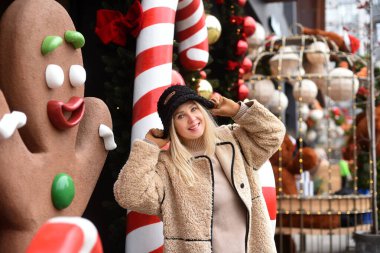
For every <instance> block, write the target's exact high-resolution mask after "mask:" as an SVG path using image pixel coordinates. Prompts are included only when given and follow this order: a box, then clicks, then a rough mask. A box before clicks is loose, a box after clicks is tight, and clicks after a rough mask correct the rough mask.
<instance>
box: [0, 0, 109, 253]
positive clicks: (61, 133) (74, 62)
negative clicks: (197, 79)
mask: <svg viewBox="0 0 380 253" xmlns="http://www.w3.org/2000/svg"><path fill="white" fill-rule="evenodd" d="M84 42H85V40H84V37H83V35H81V34H80V32H78V31H76V29H75V27H74V24H73V22H72V20H71V18H70V16H69V15H68V13H67V12H66V10H65V9H64V8H63V7H62V6H61V5H60V4H59V3H57V2H56V1H54V0H15V1H14V2H13V3H12V4H11V5H10V6H9V7H8V8H7V10H6V11H5V12H4V14H3V15H2V17H1V20H0V119H1V118H3V116H4V115H6V114H10V113H12V112H13V111H17V112H22V113H24V114H25V116H26V118H27V121H26V124H25V125H23V126H20V127H19V128H18V129H15V131H14V133H12V135H11V136H9V137H8V138H1V139H0V168H1V170H0V192H1V194H0V210H1V212H0V213H1V215H0V252H14V253H18V252H25V249H26V247H27V245H28V243H29V242H30V240H31V239H32V237H33V235H34V234H35V233H36V232H37V230H38V228H39V227H40V226H41V225H42V224H43V223H44V222H46V221H47V220H48V219H50V218H52V217H56V216H81V215H82V214H83V212H84V210H85V208H86V206H87V204H88V201H89V199H90V197H91V194H92V192H93V189H94V187H95V185H96V182H97V180H98V178H99V175H100V172H101V170H102V168H103V165H104V162H105V159H106V157H107V152H108V151H107V150H106V148H107V149H109V147H110V144H106V143H105V142H104V140H103V138H102V137H100V136H99V128H100V126H101V125H104V126H107V127H108V128H109V129H112V120H111V116H110V113H109V111H108V108H107V106H106V105H105V104H104V103H103V102H102V101H101V100H99V99H97V98H90V97H86V98H84V87H85V85H88V84H85V79H86V72H85V69H84V67H83V60H82V54H81V47H83V45H84ZM110 131H111V132H112V130H108V133H107V138H108V139H109V138H110V137H109V136H110V133H109V132H110ZM108 139H107V143H109V142H110V140H108ZM105 145H106V147H105ZM111 146H112V148H115V147H116V145H115V144H113V145H111ZM62 173H64V175H67V177H63V179H62V180H68V179H69V180H72V185H71V186H70V188H65V186H64V184H63V186H62V187H60V184H57V183H55V185H54V189H53V181H54V180H55V178H56V176H57V175H62ZM67 178H68V179H67ZM68 195H70V196H68ZM62 201H63V202H62ZM57 203H59V204H57Z"/></svg>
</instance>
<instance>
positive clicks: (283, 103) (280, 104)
mask: <svg viewBox="0 0 380 253" xmlns="http://www.w3.org/2000/svg"><path fill="white" fill-rule="evenodd" d="M288 104H289V100H288V98H287V97H286V95H285V94H284V93H283V92H281V91H279V90H275V91H274V92H273V95H272V98H271V100H270V101H269V103H268V109H269V110H270V111H271V112H273V113H274V114H277V115H279V114H281V113H283V112H284V111H285V110H286V108H288Z"/></svg>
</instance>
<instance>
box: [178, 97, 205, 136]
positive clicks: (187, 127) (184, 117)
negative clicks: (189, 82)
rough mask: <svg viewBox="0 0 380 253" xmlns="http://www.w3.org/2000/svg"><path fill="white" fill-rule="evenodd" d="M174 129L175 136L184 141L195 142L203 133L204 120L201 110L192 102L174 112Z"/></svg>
mask: <svg viewBox="0 0 380 253" xmlns="http://www.w3.org/2000/svg"><path fill="white" fill-rule="evenodd" d="M173 121H174V127H175V130H176V132H177V134H178V135H179V136H180V137H181V138H183V139H185V140H195V139H198V138H199V137H201V136H202V135H203V133H204V131H205V120H204V117H203V114H202V112H201V110H200V109H199V108H198V106H197V105H196V104H195V103H194V102H193V101H188V102H186V103H184V104H182V105H181V106H179V107H178V108H177V110H175V112H174V114H173Z"/></svg>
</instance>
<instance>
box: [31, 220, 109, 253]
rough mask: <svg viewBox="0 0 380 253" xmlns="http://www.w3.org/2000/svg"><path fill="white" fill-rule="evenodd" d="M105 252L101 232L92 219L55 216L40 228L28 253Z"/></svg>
mask: <svg viewBox="0 0 380 253" xmlns="http://www.w3.org/2000/svg"><path fill="white" fill-rule="evenodd" d="M49 252H66V253H78V252H80V253H103V248H102V244H101V242H100V238H99V234H98V231H97V229H96V227H95V226H94V224H92V222H91V221H89V220H87V219H84V218H82V217H55V218H51V219H49V220H48V221H47V222H46V223H44V224H43V225H42V227H41V228H40V229H39V230H38V232H37V234H36V235H35V236H34V237H33V239H32V241H31V243H30V244H29V247H28V249H27V250H26V253H49Z"/></svg>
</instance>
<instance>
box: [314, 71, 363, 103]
mask: <svg viewBox="0 0 380 253" xmlns="http://www.w3.org/2000/svg"><path fill="white" fill-rule="evenodd" d="M329 79H330V90H328V89H327V88H328V82H326V83H325V84H324V85H323V87H321V90H322V92H323V93H324V94H325V95H326V96H329V97H330V98H331V99H332V100H334V101H336V102H339V101H348V100H351V99H352V95H353V94H356V92H357V91H358V89H359V80H358V78H357V77H356V76H354V73H353V72H352V71H351V70H349V69H346V68H335V69H333V70H332V71H330V73H329Z"/></svg>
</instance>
